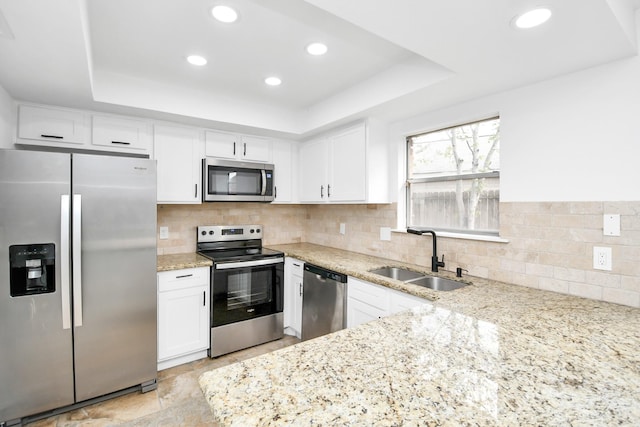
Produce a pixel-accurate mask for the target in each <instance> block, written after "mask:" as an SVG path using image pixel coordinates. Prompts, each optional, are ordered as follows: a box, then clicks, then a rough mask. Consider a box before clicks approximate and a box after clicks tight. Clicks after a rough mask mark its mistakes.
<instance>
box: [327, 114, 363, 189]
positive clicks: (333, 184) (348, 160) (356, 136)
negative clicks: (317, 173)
mask: <svg viewBox="0 0 640 427" xmlns="http://www.w3.org/2000/svg"><path fill="white" fill-rule="evenodd" d="M329 145H330V146H329V152H330V160H329V174H330V177H329V189H328V197H329V200H330V201H332V202H359V201H365V199H366V175H367V163H366V133H365V127H364V125H362V126H358V127H355V128H351V129H348V130H346V131H345V132H342V133H340V134H337V135H335V136H333V137H331V138H330V140H329Z"/></svg>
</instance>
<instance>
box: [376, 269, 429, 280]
mask: <svg viewBox="0 0 640 427" xmlns="http://www.w3.org/2000/svg"><path fill="white" fill-rule="evenodd" d="M369 273H374V274H379V275H380V276H384V277H389V278H390V279H396V280H400V281H401V282H406V281H407V280H413V279H417V278H419V277H424V274H422V273H416V272H415V271H411V270H407V269H405V268H400V267H383V268H378V269H375V270H369Z"/></svg>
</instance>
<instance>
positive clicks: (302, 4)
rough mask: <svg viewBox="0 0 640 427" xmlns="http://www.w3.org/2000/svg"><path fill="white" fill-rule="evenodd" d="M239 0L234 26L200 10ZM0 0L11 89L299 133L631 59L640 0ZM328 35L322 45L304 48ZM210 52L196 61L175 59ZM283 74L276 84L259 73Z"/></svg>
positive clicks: (4, 69) (59, 100) (1, 66)
mask: <svg viewBox="0 0 640 427" xmlns="http://www.w3.org/2000/svg"><path fill="white" fill-rule="evenodd" d="M217 4H227V5H230V6H232V7H234V8H235V9H236V10H238V12H239V15H240V18H239V20H238V21H237V22H236V23H234V24H223V23H220V22H218V21H216V20H214V19H213V18H212V17H211V16H210V14H209V10H210V8H211V7H212V6H214V5H217ZM537 5H538V3H537V2H536V1H532V0H487V1H477V0H447V1H425V0H348V1H345V0H304V1H303V0H268V1H264V0H262V1H261V0H180V1H178V0H134V1H131V0H20V1H16V0H0V85H2V86H3V87H4V88H5V89H6V90H7V92H9V93H10V94H11V96H12V97H14V98H15V99H17V100H25V101H32V102H39V103H46V104H53V105H62V106H69V107H79V108H88V109H93V110H103V111H112V112H122V113H128V114H137V115H146V116H149V117H159V118H169V119H174V120H180V121H184V122H187V123H197V124H200V125H204V126H211V127H217V128H223V129H238V130H243V131H253V132H254V133H267V134H269V133H270V134H278V135H285V136H289V137H292V138H298V137H300V136H305V135H309V134H312V133H313V132H316V131H318V130H321V129H324V128H327V127H331V126H335V125H337V124H340V123H345V122H347V121H351V120H355V119H357V118H360V117H364V116H366V115H376V116H379V117H382V118H384V119H387V120H394V119H398V118H400V117H406V116H409V115H413V114H417V113H420V112H423V111H429V110H432V109H435V108H440V107H443V106H446V105H450V104H453V103H457V102H461V101H464V100H467V99H472V98H475V97H478V96H483V95H486V94H490V93H495V92H499V91H502V90H507V89H510V88H513V87H517V86H521V85H523V84H527V83H532V82H535V81H540V80H543V79H546V78H549V77H552V76H556V75H560V74H564V73H568V72H572V71H576V70H580V69H584V68H587V67H591V66H594V65H598V64H601V63H605V62H609V61H612V60H615V59H620V58H624V57H628V56H632V55H636V54H637V52H638V49H637V36H636V33H635V30H636V22H635V13H634V10H636V9H638V7H640V0H547V1H546V2H545V5H546V6H548V7H550V8H551V9H552V10H553V12H554V14H553V16H552V18H551V20H550V21H549V22H547V23H546V24H545V25H543V26H541V27H538V28H535V29H531V30H528V31H523V30H516V29H515V28H513V27H512V26H511V25H510V22H511V20H512V18H513V17H514V16H515V15H517V14H518V13H521V12H523V11H525V10H527V9H529V8H531V7H533V6H537ZM312 41H322V42H324V43H326V44H327V45H328V47H329V51H328V53H327V54H326V55H324V56H322V57H313V56H310V55H308V54H307V53H306V52H305V50H304V48H305V46H306V45H307V44H308V43H310V42H312ZM194 53H196V54H200V55H202V56H205V57H206V58H207V59H208V61H209V62H208V64H207V65H206V66H204V67H199V68H198V67H194V66H192V65H190V64H188V63H187V62H186V61H185V57H186V56H187V55H190V54H194ZM269 75H277V76H278V77H280V78H281V79H282V81H283V84H282V85H281V86H279V87H269V86H266V85H265V84H264V83H263V80H264V78H265V77H267V76H269Z"/></svg>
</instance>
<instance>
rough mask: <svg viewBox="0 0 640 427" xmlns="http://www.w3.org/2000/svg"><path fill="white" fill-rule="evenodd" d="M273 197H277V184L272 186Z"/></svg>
mask: <svg viewBox="0 0 640 427" xmlns="http://www.w3.org/2000/svg"><path fill="white" fill-rule="evenodd" d="M273 198H274V199H277V198H278V187H277V186H275V185H274V186H273Z"/></svg>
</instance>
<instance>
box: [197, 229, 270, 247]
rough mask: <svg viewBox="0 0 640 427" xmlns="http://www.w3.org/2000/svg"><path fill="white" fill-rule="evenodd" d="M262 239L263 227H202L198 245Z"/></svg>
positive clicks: (199, 230) (199, 231) (199, 232)
mask: <svg viewBox="0 0 640 427" xmlns="http://www.w3.org/2000/svg"><path fill="white" fill-rule="evenodd" d="M251 239H262V226H261V225H201V226H199V227H198V243H205V242H225V241H231V240H251Z"/></svg>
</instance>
